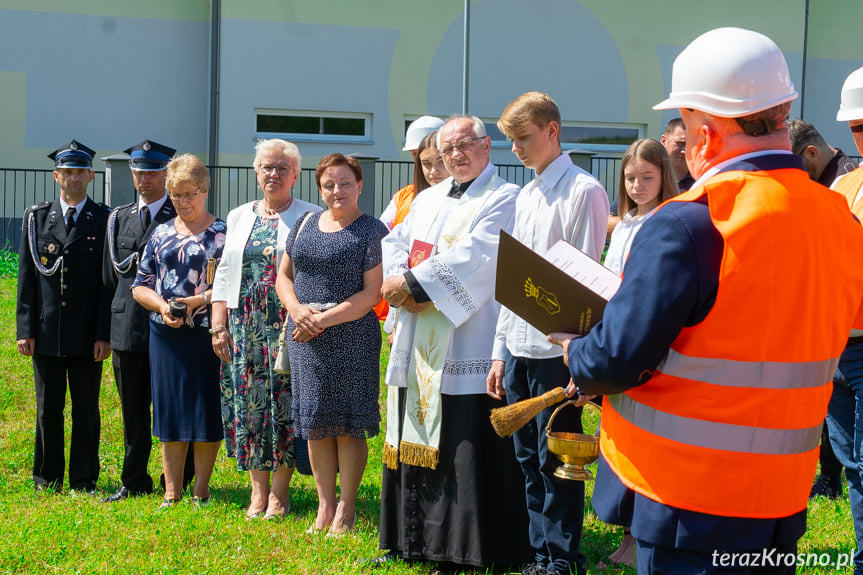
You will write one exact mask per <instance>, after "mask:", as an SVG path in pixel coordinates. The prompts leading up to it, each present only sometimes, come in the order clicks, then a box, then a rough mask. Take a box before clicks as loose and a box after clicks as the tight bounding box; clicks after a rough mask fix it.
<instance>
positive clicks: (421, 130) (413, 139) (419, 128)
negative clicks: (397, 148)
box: [402, 116, 443, 152]
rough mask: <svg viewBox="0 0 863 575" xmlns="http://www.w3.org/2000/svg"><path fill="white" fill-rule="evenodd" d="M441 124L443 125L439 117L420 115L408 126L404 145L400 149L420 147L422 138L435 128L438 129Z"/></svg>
mask: <svg viewBox="0 0 863 575" xmlns="http://www.w3.org/2000/svg"><path fill="white" fill-rule="evenodd" d="M441 126H443V120H441V119H440V118H435V117H434V116H420V117H419V118H417V119H416V120H414V121H413V122H411V125H410V126H408V131H407V134H405V147H404V148H402V151H403V152H408V151H410V150H416V149H417V148H419V147H420V142H422V141H423V138H425V137H426V136H428V135H429V134H431V133H432V132H434V131H435V130H440V127H441Z"/></svg>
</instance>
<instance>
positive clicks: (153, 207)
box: [138, 193, 168, 220]
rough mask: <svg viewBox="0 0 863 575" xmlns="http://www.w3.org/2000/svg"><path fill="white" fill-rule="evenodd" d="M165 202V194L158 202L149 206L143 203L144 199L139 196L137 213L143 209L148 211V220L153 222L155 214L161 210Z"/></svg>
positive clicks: (166, 198) (166, 197)
mask: <svg viewBox="0 0 863 575" xmlns="http://www.w3.org/2000/svg"><path fill="white" fill-rule="evenodd" d="M167 201H168V194H167V193H165V194H163V195H162V197H161V198H159V199H158V200H156V201H155V202H151V203H149V204H148V203H146V202H145V201H144V198H142V197H141V196H138V211H139V212H140V211H142V210H144V209H148V210H150V220H155V219H156V214H158V213H159V210H161V209H162V206H164V205H165V202H167Z"/></svg>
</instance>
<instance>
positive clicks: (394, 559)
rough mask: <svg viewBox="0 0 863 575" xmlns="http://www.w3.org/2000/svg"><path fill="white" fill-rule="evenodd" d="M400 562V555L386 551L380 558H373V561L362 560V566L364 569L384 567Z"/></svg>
mask: <svg viewBox="0 0 863 575" xmlns="http://www.w3.org/2000/svg"><path fill="white" fill-rule="evenodd" d="M401 560H402V554H401V553H399V552H398V551H387V552H386V553H385V554H383V555H381V556H380V557H375V558H373V559H364V560H363V562H362V564H363V565H364V566H366V567H385V566H386V565H392V564H394V563H399V562H401Z"/></svg>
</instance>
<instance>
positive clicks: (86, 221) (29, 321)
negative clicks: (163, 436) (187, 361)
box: [16, 140, 111, 493]
mask: <svg viewBox="0 0 863 575" xmlns="http://www.w3.org/2000/svg"><path fill="white" fill-rule="evenodd" d="M94 155H95V152H94V151H93V150H91V149H90V148H88V147H87V146H85V145H83V144H81V143H80V142H76V141H75V140H72V141H71V142H69V143H68V144H66V145H65V146H62V147H60V148H58V149H57V150H55V151H53V152H51V153H50V154H49V155H48V157H49V158H51V159H52V160H54V180H55V181H56V182H57V183H59V184H60V197H59V198H58V199H56V200H54V201H53V202H48V201H46V202H42V203H41V204H36V205H34V206H31V207H29V208H27V209H26V210H25V211H24V225H23V230H22V234H21V246H20V248H19V250H18V307H17V336H16V337H17V340H18V341H17V344H18V351H19V352H20V353H22V354H23V355H27V356H31V357H32V358H33V372H34V380H35V389H36V445H35V449H34V453H33V481H34V483H35V486H36V489H44V488H53V489H54V490H56V491H59V490H61V489H62V487H63V474H64V471H65V469H64V468H65V459H64V451H65V450H64V445H63V409H64V407H65V403H66V382H67V378H68V383H69V396H70V397H71V400H72V439H71V447H70V450H69V486H70V488H71V489H73V490H81V491H85V492H88V493H95V489H96V480H97V479H98V478H99V432H100V425H101V422H100V419H99V387H100V382H101V378H102V361H103V360H105V359H107V358H108V356H109V355H111V347H110V344H109V343H108V333H109V313H110V311H109V310H110V302H111V297H110V294H109V293H108V291H107V290H106V289H105V287H104V286H103V284H102V281H101V273H100V271H101V267H102V245H103V243H104V241H105V224H106V222H107V220H108V208H107V206H105V205H104V204H96V203H95V202H93V201H92V200H91V199H89V198H88V197H87V186H88V184H89V183H90V182H91V181H92V180H93V175H94V174H93V170H92V166H93V156H94Z"/></svg>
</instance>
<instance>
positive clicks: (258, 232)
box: [221, 206, 294, 471]
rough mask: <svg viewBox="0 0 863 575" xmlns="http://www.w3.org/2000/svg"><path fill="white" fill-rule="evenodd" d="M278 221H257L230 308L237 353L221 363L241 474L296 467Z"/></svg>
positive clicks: (231, 451)
mask: <svg viewBox="0 0 863 575" xmlns="http://www.w3.org/2000/svg"><path fill="white" fill-rule="evenodd" d="M255 209H257V206H256V207H255ZM278 221H279V220H278V218H262V217H260V216H258V217H257V218H256V220H255V224H254V226H253V227H252V232H251V234H250V235H249V239H248V241H247V242H246V247H245V249H244V252H243V269H242V280H241V284H240V300H239V304H238V305H237V307H236V309H228V328H229V329H230V331H231V337H233V339H234V350H233V352H234V353H233V359H232V360H231V363H230V364H225V363H223V364H222V380H221V390H222V421H223V422H224V427H225V449H226V451H227V454H228V457H234V458H236V460H237V469H239V470H240V471H248V470H249V469H258V470H264V471H275V470H276V469H277V468H278V467H292V466H293V464H294V428H293V422H292V421H291V403H292V397H291V376H290V375H288V374H281V373H276V372H274V371H273V366H274V363H275V359H276V356H277V355H278V352H279V347H278V344H279V331H280V330H281V327H282V322H283V321H284V320H285V315H286V314H285V310H284V308H282V304H281V303H280V302H279V297H278V295H276V273H277V271H278V270H277V269H276V237H277V234H278Z"/></svg>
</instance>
